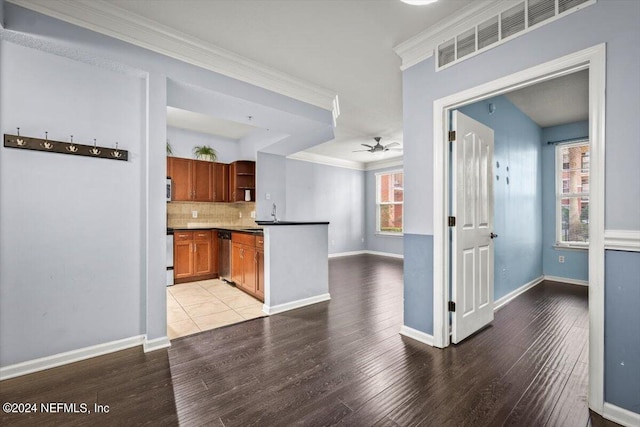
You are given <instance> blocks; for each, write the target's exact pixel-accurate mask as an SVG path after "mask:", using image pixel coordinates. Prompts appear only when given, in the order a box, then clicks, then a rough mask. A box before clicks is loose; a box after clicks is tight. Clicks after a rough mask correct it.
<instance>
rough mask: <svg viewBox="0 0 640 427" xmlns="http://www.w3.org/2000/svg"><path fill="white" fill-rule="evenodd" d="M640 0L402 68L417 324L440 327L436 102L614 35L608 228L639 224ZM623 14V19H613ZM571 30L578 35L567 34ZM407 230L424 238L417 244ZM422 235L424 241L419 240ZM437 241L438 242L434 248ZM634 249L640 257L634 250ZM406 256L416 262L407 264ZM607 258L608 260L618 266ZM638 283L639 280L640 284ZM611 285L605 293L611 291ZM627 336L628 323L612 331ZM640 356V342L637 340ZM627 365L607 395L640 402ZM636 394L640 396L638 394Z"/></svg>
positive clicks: (615, 400) (639, 379) (622, 307)
mask: <svg viewBox="0 0 640 427" xmlns="http://www.w3.org/2000/svg"><path fill="white" fill-rule="evenodd" d="M639 21H640V2H635V1H618V0H610V1H599V2H597V3H596V4H594V5H592V6H589V7H587V8H585V9H583V10H581V11H579V12H576V13H573V14H571V15H568V16H566V17H563V18H562V19H559V20H557V21H555V22H552V23H549V24H547V25H545V26H543V27H541V28H539V29H536V30H533V31H531V32H529V33H526V34H523V35H521V36H520V37H518V38H516V39H513V40H511V41H509V42H508V43H505V44H502V45H500V46H497V47H495V48H493V49H490V50H488V51H486V52H484V53H482V54H480V55H477V56H475V57H472V58H469V59H468V60H466V61H463V62H461V63H459V64H456V65H454V66H452V67H449V68H447V69H445V70H442V71H439V72H436V71H435V65H434V58H433V57H431V58H428V59H426V60H424V61H422V62H421V63H419V64H416V65H414V66H413V67H410V68H408V69H407V70H405V71H404V72H403V111H404V171H405V195H406V200H407V201H406V203H405V229H406V231H405V246H404V254H405V283H404V289H405V301H406V300H407V299H409V298H413V297H421V298H422V300H420V301H411V304H407V303H405V313H404V315H405V320H406V321H409V320H410V319H416V320H415V323H413V324H411V325H409V324H407V326H411V327H413V328H415V329H418V330H420V331H423V332H426V333H428V334H432V333H433V323H432V320H431V322H429V321H428V320H425V319H427V318H432V317H433V304H432V300H431V299H430V296H431V295H432V294H433V276H432V275H431V274H430V272H431V271H432V268H433V258H431V257H424V256H421V255H424V254H428V253H429V252H428V250H426V249H425V248H424V246H427V245H431V246H432V241H431V240H430V239H431V237H430V236H431V235H432V234H433V227H434V224H433V171H432V168H431V167H430V165H432V164H433V140H432V139H433V121H432V120H431V118H432V117H433V101H434V100H436V99H439V98H443V97H445V96H448V95H451V94H454V93H458V92H461V91H463V90H465V89H469V88H472V87H476V86H479V85H480V84H483V83H486V82H490V81H493V80H495V79H498V78H501V77H505V76H508V75H510V74H513V73H515V72H517V71H522V70H525V69H527V68H530V67H533V66H536V65H539V64H542V63H544V62H546V61H550V60H553V59H556V58H559V57H562V56H565V55H568V54H571V53H573V52H576V51H579V50H581V49H586V48H589V47H592V46H595V45H598V44H601V43H607V94H606V101H605V102H606V120H607V123H606V135H605V136H606V155H605V158H606V170H605V185H606V187H605V189H606V203H605V226H606V228H607V229H609V230H631V231H634V230H635V231H638V230H640V186H638V185H637V184H635V185H632V183H638V182H640V168H639V167H638V166H637V165H638V162H639V160H638V159H640V144H637V143H636V141H637V135H639V134H640V121H638V120H637V117H636V116H637V112H638V111H640V79H638V75H640V43H638V42H637V41H638V40H639V39H640V27H639V26H638V25H637V23H638V22H639ZM613 22H615V25H612V24H611V23H613ZM567 34H571V37H567ZM407 234H414V235H416V236H417V237H415V238H414V239H412V243H408V239H407ZM417 240H420V241H421V243H419V244H415V245H414V243H416V242H415V241H417ZM431 249H432V248H431ZM634 256H635V255H634ZM407 260H412V261H411V262H407ZM611 262H612V260H611V258H610V257H607V260H606V265H605V268H606V269H607V272H609V270H610V269H611V268H612V265H611ZM620 280H621V279H620V278H619V277H611V276H608V278H607V282H606V284H605V287H606V288H607V289H613V288H616V287H618V286H623V285H624V283H621V282H620ZM636 285H637V282H636ZM605 292H606V291H605ZM608 298H609V302H608V303H607V304H608V306H609V307H616V309H615V310H614V311H613V312H612V311H611V309H607V310H606V311H605V324H606V323H607V322H610V321H612V320H613V319H617V318H622V319H630V320H631V319H634V318H635V317H634V316H636V314H635V312H636V311H637V308H630V307H637V306H639V305H640V300H637V299H636V300H634V301H631V303H630V302H629V301H624V300H622V299H621V296H620V295H617V294H610V293H609V294H608ZM613 333H616V334H622V335H624V336H626V331H624V330H617V331H613ZM630 345H631V346H635V347H634V348H633V351H632V353H633V354H638V351H640V344H635V343H630ZM615 352H616V349H615V348H614V346H613V345H612V344H611V338H609V340H608V341H606V342H605V363H607V364H608V363H609V362H610V360H611V358H612V357H614V355H615ZM619 369H621V370H622V371H624V374H625V375H620V381H617V382H614V381H611V380H610V379H609V377H608V375H609V373H605V374H606V375H607V377H606V379H605V382H606V384H607V386H606V388H605V400H606V401H608V402H610V403H612V404H614V405H619V406H621V407H623V408H626V409H629V410H633V409H634V408H636V409H635V410H637V401H636V402H635V403H633V404H629V402H626V401H623V400H621V399H620V398H619V397H616V396H619V392H622V391H626V390H637V387H640V370H638V369H635V370H631V369H629V368H628V367H627V365H625V366H624V367H623V366H621V367H620V368H619ZM632 395H633V396H636V394H632Z"/></svg>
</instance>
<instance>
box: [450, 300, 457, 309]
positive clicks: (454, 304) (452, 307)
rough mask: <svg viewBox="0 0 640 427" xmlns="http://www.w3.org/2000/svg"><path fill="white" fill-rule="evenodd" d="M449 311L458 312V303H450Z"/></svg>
mask: <svg viewBox="0 0 640 427" xmlns="http://www.w3.org/2000/svg"><path fill="white" fill-rule="evenodd" d="M449 311H456V303H455V302H453V301H449Z"/></svg>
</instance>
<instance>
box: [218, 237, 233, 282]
mask: <svg viewBox="0 0 640 427" xmlns="http://www.w3.org/2000/svg"><path fill="white" fill-rule="evenodd" d="M218 245H219V246H218V272H219V274H220V279H222V280H224V281H225V282H228V283H233V282H232V281H231V232H230V231H226V230H218Z"/></svg>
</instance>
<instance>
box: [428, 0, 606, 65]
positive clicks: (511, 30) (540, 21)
mask: <svg viewBox="0 0 640 427" xmlns="http://www.w3.org/2000/svg"><path fill="white" fill-rule="evenodd" d="M596 1H597V0H523V1H522V2H520V3H516V4H515V5H514V2H508V3H504V5H505V6H504V7H502V8H500V9H497V10H496V8H493V9H491V10H492V11H493V13H492V12H491V11H490V10H487V11H486V12H485V13H484V14H479V16H478V17H477V18H476V19H477V21H480V23H478V24H477V25H474V26H472V27H471V28H468V27H467V29H466V30H465V31H456V30H455V29H451V30H449V31H446V32H445V31H443V32H442V34H441V35H442V36H444V37H443V38H442V39H441V40H444V41H443V42H441V43H440V44H438V45H437V54H438V55H437V63H436V70H438V71H439V70H441V69H443V68H446V67H450V66H452V65H454V64H456V63H458V62H460V61H464V60H465V59H468V58H471V57H473V56H475V55H476V54H478V53H481V52H484V51H485V50H488V49H491V48H493V47H496V46H498V45H500V44H502V43H503V42H506V41H508V40H511V39H512V38H514V37H518V36H520V35H522V34H524V33H526V32H528V31H530V30H533V29H534V28H533V27H535V28H540V27H541V26H542V25H544V24H547V23H549V22H552V21H554V20H555V19H558V18H561V17H563V16H565V15H568V14H570V13H573V12H576V11H578V10H580V9H583V8H584V7H586V6H590V5H592V4H595V3H596ZM497 12H499V13H497ZM496 13H497V14H496ZM492 15H493V16H492ZM477 21H476V22H477ZM463 25H464V24H461V25H460V26H457V27H455V28H457V29H458V30H460V29H461V28H460V27H462V28H464V26H463ZM454 31H456V32H455V33H454ZM447 36H448V37H447Z"/></svg>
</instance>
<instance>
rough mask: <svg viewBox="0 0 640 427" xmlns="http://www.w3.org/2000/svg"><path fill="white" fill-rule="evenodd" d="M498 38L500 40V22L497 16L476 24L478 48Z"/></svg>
mask: <svg viewBox="0 0 640 427" xmlns="http://www.w3.org/2000/svg"><path fill="white" fill-rule="evenodd" d="M498 40H500V24H499V23H498V17H497V16H494V17H493V18H491V19H488V20H486V21H484V22H483V23H482V24H480V25H478V49H482V48H485V47H487V46H489V45H490V44H493V43H495V42H497V41H498Z"/></svg>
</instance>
